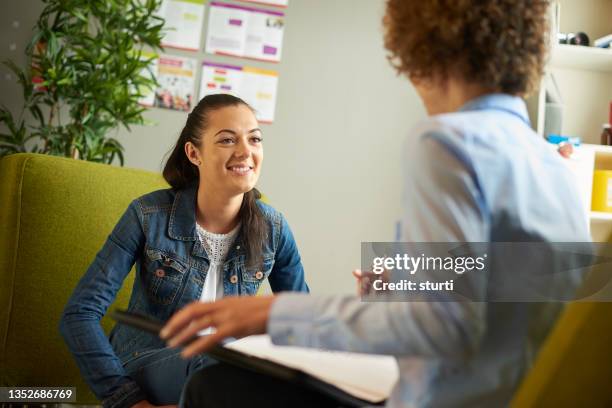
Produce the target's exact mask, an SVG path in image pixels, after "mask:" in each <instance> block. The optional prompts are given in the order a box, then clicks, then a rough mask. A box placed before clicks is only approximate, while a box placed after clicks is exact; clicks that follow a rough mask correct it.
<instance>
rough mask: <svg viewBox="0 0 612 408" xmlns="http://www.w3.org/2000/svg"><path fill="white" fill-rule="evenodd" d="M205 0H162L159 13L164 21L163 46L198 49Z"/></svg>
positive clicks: (189, 49) (190, 49)
mask: <svg viewBox="0 0 612 408" xmlns="http://www.w3.org/2000/svg"><path fill="white" fill-rule="evenodd" d="M204 3H205V0H164V1H163V2H162V5H161V7H160V10H159V15H160V16H161V17H163V18H164V19H165V20H166V22H165V24H164V30H165V35H164V38H163V39H162V45H163V46H164V47H171V48H178V49H182V50H188V51H198V50H199V49H200V45H201V43H200V38H201V37H202V25H203V24H204Z"/></svg>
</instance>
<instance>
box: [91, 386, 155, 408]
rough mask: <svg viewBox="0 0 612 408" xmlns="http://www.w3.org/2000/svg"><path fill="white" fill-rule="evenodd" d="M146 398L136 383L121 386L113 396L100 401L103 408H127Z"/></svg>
mask: <svg viewBox="0 0 612 408" xmlns="http://www.w3.org/2000/svg"><path fill="white" fill-rule="evenodd" d="M146 399H147V396H146V395H145V394H144V392H143V391H142V390H141V389H140V387H139V386H138V384H136V382H134V381H132V382H128V383H126V384H123V385H122V386H121V388H119V389H118V390H117V391H115V393H114V394H113V395H111V396H110V397H108V398H105V399H104V400H103V401H102V406H103V407H104V408H129V407H131V406H132V405H134V404H136V403H137V402H139V401H142V400H146Z"/></svg>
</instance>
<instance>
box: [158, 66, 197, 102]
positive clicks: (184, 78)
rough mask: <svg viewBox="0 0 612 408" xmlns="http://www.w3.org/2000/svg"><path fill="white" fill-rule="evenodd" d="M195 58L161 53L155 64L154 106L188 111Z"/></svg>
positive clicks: (191, 94) (191, 96)
mask: <svg viewBox="0 0 612 408" xmlns="http://www.w3.org/2000/svg"><path fill="white" fill-rule="evenodd" d="M195 69H196V60H195V59H193V58H182V57H175V56H168V55H162V56H160V58H159V61H158V64H157V82H159V87H158V88H157V90H156V91H155V100H154V106H156V107H159V108H166V109H173V110H180V111H190V110H191V107H192V100H193V93H194V85H195Z"/></svg>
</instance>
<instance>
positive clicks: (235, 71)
mask: <svg viewBox="0 0 612 408" xmlns="http://www.w3.org/2000/svg"><path fill="white" fill-rule="evenodd" d="M277 87H278V73H277V72H276V71H270V70H263V69H259V68H253V67H239V66H234V65H225V64H213V63H210V62H204V63H203V64H202V82H201V85H200V98H203V97H205V96H206V95H211V94H217V93H229V94H232V95H235V96H237V97H239V98H242V99H244V101H245V102H247V103H248V104H249V105H251V106H252V107H253V108H254V109H255V111H256V115H257V119H258V120H259V121H260V122H263V123H272V122H273V121H274V111H275V108H276V93H277Z"/></svg>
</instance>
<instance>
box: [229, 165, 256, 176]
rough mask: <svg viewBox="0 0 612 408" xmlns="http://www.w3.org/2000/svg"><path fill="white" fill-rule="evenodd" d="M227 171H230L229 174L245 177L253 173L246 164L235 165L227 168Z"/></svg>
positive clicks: (251, 167)
mask: <svg viewBox="0 0 612 408" xmlns="http://www.w3.org/2000/svg"><path fill="white" fill-rule="evenodd" d="M227 169H228V170H229V171H230V173H232V174H234V175H237V176H246V175H248V174H251V172H252V171H253V166H249V165H246V164H235V165H231V166H227Z"/></svg>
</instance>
